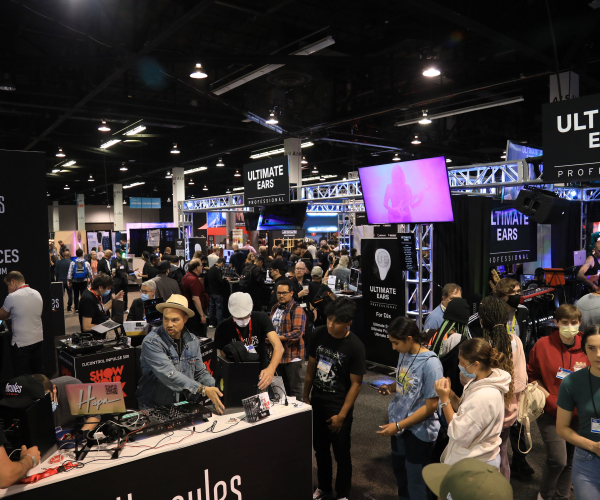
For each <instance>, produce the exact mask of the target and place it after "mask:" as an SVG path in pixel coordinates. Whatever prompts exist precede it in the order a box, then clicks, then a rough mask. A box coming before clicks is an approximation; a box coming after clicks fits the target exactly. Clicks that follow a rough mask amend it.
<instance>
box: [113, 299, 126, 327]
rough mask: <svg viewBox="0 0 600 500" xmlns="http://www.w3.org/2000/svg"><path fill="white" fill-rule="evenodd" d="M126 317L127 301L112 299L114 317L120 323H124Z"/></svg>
mask: <svg viewBox="0 0 600 500" xmlns="http://www.w3.org/2000/svg"><path fill="white" fill-rule="evenodd" d="M124 318H125V303H124V302H123V301H122V300H114V299H113V301H112V319H113V321H115V322H116V323H119V324H120V325H122V324H123V320H124Z"/></svg>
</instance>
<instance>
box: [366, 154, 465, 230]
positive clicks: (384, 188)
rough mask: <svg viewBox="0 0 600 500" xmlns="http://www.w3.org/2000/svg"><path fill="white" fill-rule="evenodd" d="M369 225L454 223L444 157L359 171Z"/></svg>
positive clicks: (378, 166)
mask: <svg viewBox="0 0 600 500" xmlns="http://www.w3.org/2000/svg"><path fill="white" fill-rule="evenodd" d="M358 173H359V175H360V183H361V186H362V192H363V198H364V200H365V208H366V211H367V220H368V221H369V224H408V223H427V222H454V215H453V213H452V203H451V201H450V187H449V185H448V173H447V171H446V159H445V158H444V157H443V156H438V157H436V158H426V159H424V160H413V161H404V162H402V163H388V164H386V165H376V166H374V167H363V168H359V169H358Z"/></svg>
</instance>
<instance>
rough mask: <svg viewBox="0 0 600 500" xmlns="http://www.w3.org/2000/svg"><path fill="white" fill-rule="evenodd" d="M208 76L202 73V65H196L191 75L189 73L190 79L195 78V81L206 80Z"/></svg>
mask: <svg viewBox="0 0 600 500" xmlns="http://www.w3.org/2000/svg"><path fill="white" fill-rule="evenodd" d="M207 76H208V75H207V74H206V73H205V72H204V70H203V69H202V64H200V63H196V67H195V68H194V71H193V72H192V73H190V78H196V79H200V78H206V77H207Z"/></svg>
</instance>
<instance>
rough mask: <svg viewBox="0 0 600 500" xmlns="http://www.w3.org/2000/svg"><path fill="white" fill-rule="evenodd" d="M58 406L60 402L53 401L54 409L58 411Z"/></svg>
mask: <svg viewBox="0 0 600 500" xmlns="http://www.w3.org/2000/svg"><path fill="white" fill-rule="evenodd" d="M57 408H58V403H57V402H56V401H52V411H56V409H57Z"/></svg>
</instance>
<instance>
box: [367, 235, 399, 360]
mask: <svg viewBox="0 0 600 500" xmlns="http://www.w3.org/2000/svg"><path fill="white" fill-rule="evenodd" d="M401 260H402V257H401V256H400V252H399V247H398V240H397V239H396V238H364V239H363V240H361V268H362V279H363V286H362V290H363V311H364V328H363V329H362V335H360V338H361V340H362V341H363V343H364V344H365V349H366V354H367V359H368V360H369V361H372V362H374V363H379V364H382V365H386V366H391V367H395V366H396V365H397V364H398V353H397V352H396V351H394V350H393V349H392V346H391V343H390V341H389V339H388V334H387V329H388V327H389V325H390V323H391V322H392V320H393V319H394V318H396V317H398V316H402V315H404V312H405V311H404V309H405V308H404V275H403V272H402V264H401Z"/></svg>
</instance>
